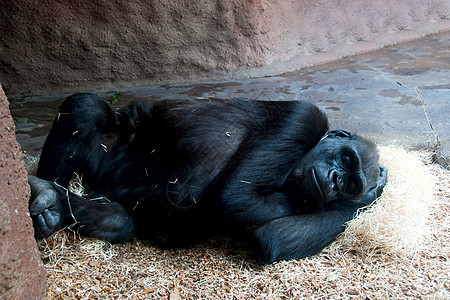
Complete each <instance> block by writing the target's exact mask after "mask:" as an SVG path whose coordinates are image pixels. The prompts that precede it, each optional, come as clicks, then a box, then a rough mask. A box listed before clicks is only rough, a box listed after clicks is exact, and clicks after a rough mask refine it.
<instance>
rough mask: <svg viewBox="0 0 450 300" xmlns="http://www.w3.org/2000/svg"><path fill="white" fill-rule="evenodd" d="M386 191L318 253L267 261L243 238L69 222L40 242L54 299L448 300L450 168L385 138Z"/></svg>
mask: <svg viewBox="0 0 450 300" xmlns="http://www.w3.org/2000/svg"><path fill="white" fill-rule="evenodd" d="M380 154H381V162H382V163H383V164H384V165H385V166H386V167H387V168H388V169H389V178H388V184H387V186H386V188H385V191H384V193H383V195H382V196H381V197H380V198H379V199H378V200H377V202H376V203H375V204H373V205H372V207H370V208H369V209H368V210H367V211H365V212H364V213H361V214H360V215H359V216H358V217H357V218H356V219H354V220H352V221H351V222H349V224H348V228H347V230H346V231H345V232H344V233H343V234H342V235H341V236H340V237H339V238H338V240H337V241H335V242H334V243H333V244H331V245H330V246H329V247H327V248H326V249H325V250H324V251H322V252H321V253H320V254H318V255H315V256H313V257H309V258H306V259H301V260H293V261H287V262H285V261H283V262H278V263H275V264H271V265H267V266H261V265H258V264H256V263H255V262H254V261H253V260H252V258H251V257H250V256H249V254H248V253H247V252H246V251H245V250H244V249H242V248H241V247H239V245H238V244H237V243H236V242H233V241H231V240H229V239H227V238H220V237H219V238H215V239H212V240H209V241H207V242H205V243H202V244H199V245H197V246H195V247H192V248H189V249H173V250H164V249H160V248H157V247H154V246H152V245H151V244H148V243H146V242H145V241H133V242H130V243H126V244H120V245H111V244H108V243H106V242H103V241H98V240H91V239H84V238H81V237H79V236H77V234H76V233H74V232H70V231H62V232H59V233H57V234H55V235H54V236H52V237H50V238H48V239H46V240H43V241H41V242H40V244H39V248H40V251H41V255H42V258H43V260H44V264H45V266H46V268H47V271H48V290H47V298H48V299H66V298H76V299H92V298H101V299H107V298H110V299H127V298H132V299H198V298H203V299H286V298H306V299H322V298H324V299H328V298H357V299H359V298H363V299H364V298H368V299H388V298H389V299H405V298H426V299H450V283H449V274H450V263H449V261H450V260H449V254H450V246H449V241H450V239H449V235H450V234H449V232H450V230H449V229H450V228H449V227H450V217H449V215H450V214H449V206H450V205H449V195H450V182H449V181H450V172H449V171H448V170H445V169H442V168H441V167H439V166H438V165H434V164H430V163H429V159H428V157H427V155H426V154H424V153H416V152H407V151H405V150H403V149H401V148H398V147H380Z"/></svg>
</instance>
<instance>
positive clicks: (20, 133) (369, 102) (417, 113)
mask: <svg viewBox="0 0 450 300" xmlns="http://www.w3.org/2000/svg"><path fill="white" fill-rule="evenodd" d="M80 92H83V91H80ZM115 92H120V93H121V94H122V96H123V98H122V99H121V100H120V101H119V102H118V103H117V104H116V105H123V104H126V103H128V102H130V101H133V100H136V99H182V98H186V97H205V98H207V97H218V98H236V97H246V98H251V99H260V100H274V101H276V100H305V101H310V102H314V103H316V104H317V105H318V106H320V107H321V108H323V109H324V110H325V111H326V112H327V113H328V115H329V118H330V122H331V127H332V128H343V129H347V130H349V131H352V132H356V133H359V134H362V135H365V136H369V137H372V138H373V139H374V140H375V141H376V142H377V143H381V144H392V143H394V144H396V145H402V146H405V147H408V148H412V149H433V150H435V151H437V153H438V156H437V158H438V161H439V162H440V163H441V164H443V165H445V166H448V160H449V159H450V143H449V140H450V132H449V128H450V120H449V114H450V32H446V33H442V34H438V35H434V36H429V37H426V38H423V39H420V40H416V41H413V42H409V43H405V44H399V45H396V46H392V47H387V48H383V49H381V50H379V51H376V52H371V53H367V54H364V55H358V56H353V57H350V58H347V59H342V60H339V61H337V62H334V63H330V64H325V65H320V66H316V67H312V68H307V69H303V70H300V71H296V72H292V73H287V74H283V75H280V76H276V77H265V78H253V79H240V80H229V81H221V82H201V83H192V84H168V85H158V86H147V87H133V88H126V89H119V90H117V91H96V93H98V94H100V95H102V96H104V97H111V96H112V95H113V94H114V93H115ZM66 96H67V95H52V96H45V97H23V98H21V99H10V102H11V105H10V108H11V113H12V115H13V117H14V118H15V121H16V133H17V140H18V141H19V143H20V144H21V145H22V148H23V150H24V151H26V152H27V153H28V154H30V155H33V156H37V155H38V154H39V152H40V150H41V148H42V145H43V142H44V140H45V136H46V134H47V133H48V130H49V127H50V126H51V123H52V120H53V118H54V116H55V115H56V112H57V109H58V107H59V105H60V104H61V102H62V99H64V98H65V97H66Z"/></svg>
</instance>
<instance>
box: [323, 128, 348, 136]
mask: <svg viewBox="0 0 450 300" xmlns="http://www.w3.org/2000/svg"><path fill="white" fill-rule="evenodd" d="M327 137H330V138H334V137H342V138H352V137H353V134H352V133H350V132H348V131H345V130H342V129H336V130H331V131H330V132H328V134H327Z"/></svg>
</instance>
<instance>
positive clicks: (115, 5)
mask: <svg viewBox="0 0 450 300" xmlns="http://www.w3.org/2000/svg"><path fill="white" fill-rule="evenodd" d="M0 30H1V31H0V32H1V37H0V80H1V81H2V82H3V85H4V88H5V90H6V91H7V93H8V95H10V96H12V95H24V94H29V93H31V94H49V93H50V94H52V93H61V92H79V91H86V90H89V89H103V88H112V87H123V86H132V85H148V84H154V83H161V82H183V81H184V82H186V81H196V80H205V79H222V78H229V77H253V76H267V75H274V74H278V73H281V72H285V71H290V70H294V69H298V68H300V67H304V66H308V65H312V64H317V63H322V62H326V61H330V60H334V59H338V58H340V57H342V56H347V55H351V54H354V53H360V52H364V51H368V50H372V49H377V48H380V47H382V46H385V45H388V44H393V43H396V42H399V41H405V40H410V39H414V38H417V37H420V36H423V35H426V34H429V33H433V32H438V31H443V30H450V2H449V1H448V0H427V1H422V0H397V1H391V0H351V1H350V0H334V1H325V0H317V1H316V0H216V1H210V0H198V1H190V0H174V1H163V0H132V1H124V0H116V1H106V0H93V1H73V0H56V1H50V0H16V1H5V0H0Z"/></svg>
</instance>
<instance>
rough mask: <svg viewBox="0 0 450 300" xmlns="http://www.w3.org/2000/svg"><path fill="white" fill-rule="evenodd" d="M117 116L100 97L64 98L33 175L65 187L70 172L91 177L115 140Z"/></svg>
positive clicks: (85, 95)
mask: <svg viewBox="0 0 450 300" xmlns="http://www.w3.org/2000/svg"><path fill="white" fill-rule="evenodd" d="M116 133H117V114H116V113H115V111H114V110H113V108H112V107H111V105H110V104H109V103H108V102H107V101H106V100H104V99H103V98H101V97H99V96H96V95H93V94H75V95H72V96H70V97H68V98H67V99H66V100H65V101H64V103H63V104H62V105H61V108H60V110H59V112H58V115H57V117H56V118H55V121H54V122H53V126H52V129H51V130H50V133H49V135H48V137H47V139H46V141H45V144H44V147H43V149H42V155H41V157H40V162H39V167H38V171H37V176H38V177H39V178H42V179H46V180H49V181H54V180H55V179H56V178H58V182H59V183H60V184H62V185H63V186H67V184H68V181H69V179H70V178H71V176H72V175H73V172H76V173H78V174H80V175H81V174H82V175H83V177H84V178H85V179H88V178H91V177H95V174H94V173H95V172H96V170H98V168H99V167H100V166H101V164H102V161H103V159H104V157H105V156H106V154H107V151H108V150H110V149H111V146H112V144H113V143H114V141H115V139H116Z"/></svg>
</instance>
